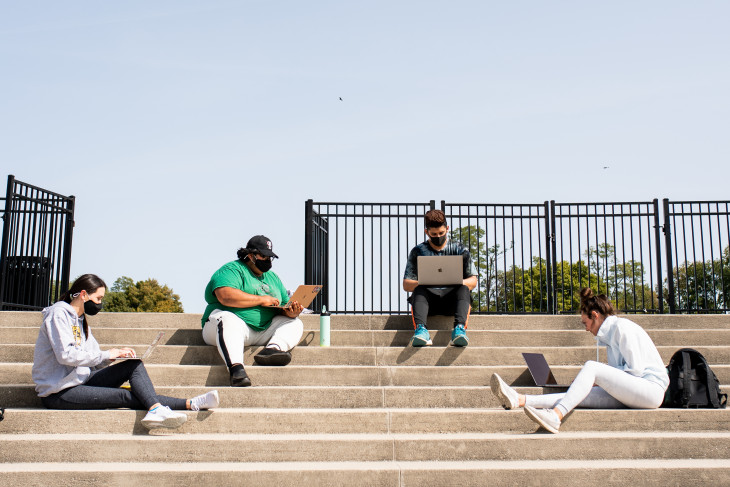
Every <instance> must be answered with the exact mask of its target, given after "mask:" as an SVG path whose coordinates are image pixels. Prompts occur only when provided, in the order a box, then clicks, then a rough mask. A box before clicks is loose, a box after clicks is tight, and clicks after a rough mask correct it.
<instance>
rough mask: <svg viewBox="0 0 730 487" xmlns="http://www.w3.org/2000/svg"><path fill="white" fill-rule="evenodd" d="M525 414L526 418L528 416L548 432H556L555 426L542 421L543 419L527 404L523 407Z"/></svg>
mask: <svg viewBox="0 0 730 487" xmlns="http://www.w3.org/2000/svg"><path fill="white" fill-rule="evenodd" d="M525 414H526V415H527V417H528V418H530V419H531V420H533V421H534V422H536V423H537V424H539V425H540V426H541V427H543V428H544V429H546V430H548V431H549V432H551V433H555V434H557V433H558V430H557V428H555V427H553V426H551V425H550V424H548V423H546V422H545V421H543V419H542V418H541V417H540V416H538V415H537V414H535V412H534V411H533V410H532V408H531V407H529V406H527V407H525Z"/></svg>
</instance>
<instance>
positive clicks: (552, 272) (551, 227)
mask: <svg viewBox="0 0 730 487" xmlns="http://www.w3.org/2000/svg"><path fill="white" fill-rule="evenodd" d="M545 228H546V229H547V231H546V233H547V242H546V243H547V248H546V254H547V256H548V258H547V260H548V265H547V270H548V299H549V301H548V313H549V314H558V310H557V304H558V267H557V265H556V261H557V252H556V249H555V242H556V240H557V239H556V238H555V200H550V205H549V206H548V202H547V201H546V202H545Z"/></svg>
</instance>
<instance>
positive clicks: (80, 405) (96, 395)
mask: <svg viewBox="0 0 730 487" xmlns="http://www.w3.org/2000/svg"><path fill="white" fill-rule="evenodd" d="M126 381H129V385H130V386H131V387H130V389H131V390H130V389H122V388H120V386H121V385H122V384H124V383H125V382H126ZM41 402H43V405H44V406H45V407H47V408H48V409H107V408H130V409H149V408H151V407H152V406H153V405H154V404H156V403H158V402H159V403H160V404H162V405H163V406H168V407H169V408H170V409H186V407H185V406H186V400H185V399H177V398H174V397H167V396H159V395H157V394H156V393H155V387H154V386H153V385H152V381H151V380H150V376H149V375H147V369H145V367H144V364H143V363H142V361H141V360H125V361H124V362H119V363H117V364H114V365H110V366H109V367H104V368H103V369H101V370H96V371H93V372H91V376H90V377H89V380H87V381H86V382H85V383H84V384H81V385H78V386H74V387H69V388H68V389H64V390H62V391H59V392H56V393H55V394H51V395H49V396H46V397H42V398H41Z"/></svg>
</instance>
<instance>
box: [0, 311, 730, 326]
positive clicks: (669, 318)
mask: <svg viewBox="0 0 730 487" xmlns="http://www.w3.org/2000/svg"><path fill="white" fill-rule="evenodd" d="M621 316H625V317H627V318H629V319H631V320H632V321H635V322H636V323H638V324H639V325H641V326H642V327H644V328H645V329H695V328H699V329H714V328H721V329H722V328H730V315H722V314H712V315H694V314H693V315H669V314H666V315H649V314H647V315H621ZM201 317H202V315H200V314H192V313H191V314H189V313H99V314H98V315H96V316H94V318H93V319H92V320H93V321H91V324H92V325H91V326H92V329H96V327H105V328H175V329H189V330H200V328H201V323H200V319H201ZM301 319H302V322H303V323H304V328H305V330H318V329H319V315H312V314H309V315H307V314H302V315H301ZM41 321H42V316H41V313H40V312H35V311H0V328H2V327H31V328H37V327H38V326H39V325H40V323H41ZM330 326H331V328H332V329H333V330H412V329H413V322H412V320H411V316H410V315H394V316H391V315H333V316H332V317H331V319H330ZM428 327H429V329H431V330H450V329H451V328H452V327H453V318H451V317H445V316H433V317H430V318H429V322H428ZM469 328H470V329H472V330H581V329H583V325H582V324H581V322H580V316H579V315H577V314H573V315H558V316H553V315H471V316H470V317H469Z"/></svg>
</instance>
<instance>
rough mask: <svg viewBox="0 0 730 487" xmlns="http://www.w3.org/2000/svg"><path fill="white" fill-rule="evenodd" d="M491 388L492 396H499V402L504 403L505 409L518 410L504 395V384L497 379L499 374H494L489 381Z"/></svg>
mask: <svg viewBox="0 0 730 487" xmlns="http://www.w3.org/2000/svg"><path fill="white" fill-rule="evenodd" d="M489 387H490V388H491V389H492V394H494V395H495V396H497V399H499V402H500V403H502V407H503V408H504V409H507V410H510V409H516V408H513V407H512V402H511V401H510V400H509V397H507V394H505V393H504V390H503V389H502V383H501V382H500V380H499V377H497V374H492V380H490V381H489ZM518 407H519V406H518Z"/></svg>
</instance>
